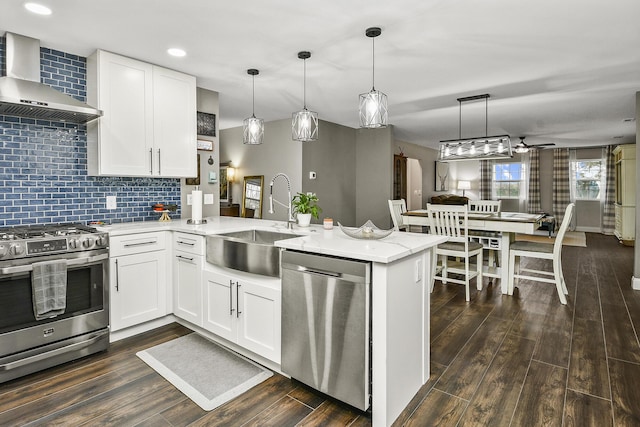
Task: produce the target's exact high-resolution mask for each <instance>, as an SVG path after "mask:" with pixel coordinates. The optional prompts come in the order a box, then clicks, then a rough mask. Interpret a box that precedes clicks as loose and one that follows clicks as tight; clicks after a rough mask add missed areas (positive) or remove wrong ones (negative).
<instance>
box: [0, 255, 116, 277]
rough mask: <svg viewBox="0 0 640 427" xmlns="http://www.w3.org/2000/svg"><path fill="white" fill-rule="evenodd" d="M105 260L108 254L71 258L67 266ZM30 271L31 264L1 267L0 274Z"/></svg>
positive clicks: (31, 268)
mask: <svg viewBox="0 0 640 427" xmlns="http://www.w3.org/2000/svg"><path fill="white" fill-rule="evenodd" d="M107 258H109V254H100V255H94V256H89V257H86V258H73V259H70V260H67V266H74V265H84V264H92V263H94V262H96V261H102V260H105V259H107ZM32 270H33V267H32V266H31V264H27V265H18V266H15V267H2V268H0V274H15V273H28V272H30V271H32Z"/></svg>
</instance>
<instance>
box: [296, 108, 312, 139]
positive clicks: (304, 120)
mask: <svg viewBox="0 0 640 427" xmlns="http://www.w3.org/2000/svg"><path fill="white" fill-rule="evenodd" d="M291 138H293V140H294V141H300V142H309V141H315V140H317V139H318V113H316V112H314V111H309V110H307V109H306V108H303V109H302V110H300V111H298V112H297V113H293V114H292V115H291Z"/></svg>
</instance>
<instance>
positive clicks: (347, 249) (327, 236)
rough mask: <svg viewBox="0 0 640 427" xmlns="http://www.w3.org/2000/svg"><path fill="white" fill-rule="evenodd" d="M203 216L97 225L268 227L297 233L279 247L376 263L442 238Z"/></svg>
mask: <svg viewBox="0 0 640 427" xmlns="http://www.w3.org/2000/svg"><path fill="white" fill-rule="evenodd" d="M206 220H207V223H206V224H201V225H191V224H188V223H187V220H186V219H174V220H172V221H169V222H160V221H136V222H129V223H120V224H112V225H102V226H99V227H98V228H99V229H100V230H101V231H105V232H108V233H109V235H111V236H119V235H127V234H133V233H147V232H152V231H180V232H184V233H191V234H198V235H203V236H206V235H209V234H219V233H228V232H232V231H240V230H246V229H253V228H255V229H262V230H272V231H279V232H284V233H287V232H288V233H294V234H297V235H299V236H300V237H296V238H292V239H286V240H280V241H277V242H276V243H275V244H276V246H278V247H280V248H284V249H291V250H298V251H303V252H311V253H316V254H322V255H333V256H340V257H344V258H352V259H358V260H363V261H372V262H379V263H391V262H393V261H396V260H398V259H401V258H404V257H406V256H409V255H411V254H414V253H418V252H421V251H423V250H425V249H427V248H430V247H432V246H435V245H437V244H439V243H442V242H444V241H445V240H446V238H445V237H440V236H433V235H429V234H422V233H410V232H393V233H391V235H389V236H387V237H385V238H384V239H380V240H361V239H354V238H352V237H349V236H347V235H346V234H344V233H343V232H342V231H341V230H340V228H338V227H334V228H333V229H332V230H325V229H323V228H322V226H320V225H311V226H310V227H298V226H295V227H294V229H293V230H287V227H286V223H284V222H283V221H271V220H261V219H249V218H236V217H226V216H221V217H208V218H206Z"/></svg>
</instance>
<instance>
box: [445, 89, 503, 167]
mask: <svg viewBox="0 0 640 427" xmlns="http://www.w3.org/2000/svg"><path fill="white" fill-rule="evenodd" d="M489 97H490V96H489V94H487V93H485V94H482V95H473V96H467V97H464V98H458V103H459V110H458V111H459V112H458V116H459V119H458V120H459V121H458V139H449V140H446V141H440V152H439V154H438V160H439V161H443V162H451V161H455V160H471V159H481V160H483V159H484V160H488V159H510V158H512V157H513V150H512V148H511V138H510V137H509V135H494V136H489V135H488V131H489ZM479 100H484V110H485V113H484V114H485V116H484V136H480V137H475V138H462V103H463V102H470V101H479ZM480 147H482V148H480ZM454 148H455V150H454Z"/></svg>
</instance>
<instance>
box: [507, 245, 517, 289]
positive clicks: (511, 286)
mask: <svg viewBox="0 0 640 427" xmlns="http://www.w3.org/2000/svg"><path fill="white" fill-rule="evenodd" d="M515 269H516V255H515V254H514V253H512V252H510V253H509V279H508V283H507V294H509V295H513V289H514V287H515V283H514V281H515V278H514V277H513V276H514V273H515Z"/></svg>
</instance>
